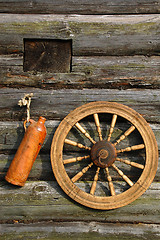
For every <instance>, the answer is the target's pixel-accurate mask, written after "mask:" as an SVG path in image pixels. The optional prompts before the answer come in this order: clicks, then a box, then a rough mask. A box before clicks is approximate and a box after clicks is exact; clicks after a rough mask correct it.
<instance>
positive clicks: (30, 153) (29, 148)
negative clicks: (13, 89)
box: [5, 117, 46, 186]
mask: <svg viewBox="0 0 160 240" xmlns="http://www.w3.org/2000/svg"><path fill="white" fill-rule="evenodd" d="M45 121H46V119H45V118H44V117H40V118H39V120H38V122H35V121H34V120H32V119H30V120H29V122H30V125H29V127H28V128H27V130H26V132H25V135H24V137H23V139H22V142H21V144H20V146H19V148H18V150H17V152H16V154H15V156H14V159H13V160H12V162H11V164H10V167H9V169H8V172H7V174H6V176H5V179H6V181H8V182H9V183H12V184H14V185H18V186H24V184H25V182H26V180H27V178H28V175H29V173H30V171H31V168H32V166H33V163H34V161H35V159H36V157H37V155H38V153H39V151H40V148H41V146H42V144H43V142H44V139H45V137H46V127H45V125H44V123H45Z"/></svg>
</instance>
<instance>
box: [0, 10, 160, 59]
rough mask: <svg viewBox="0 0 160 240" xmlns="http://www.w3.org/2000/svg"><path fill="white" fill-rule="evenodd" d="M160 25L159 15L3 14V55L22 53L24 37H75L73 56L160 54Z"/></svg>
mask: <svg viewBox="0 0 160 240" xmlns="http://www.w3.org/2000/svg"><path fill="white" fill-rule="evenodd" d="M159 28H160V15H159V14H153V15H138V16H137V15H125V16H119V15H118V16H114V15H95V16H94V15H89V16H88V15H85V16H82V15H53V14H52V15H43V14H41V15H40V14H38V15H35V14H33V15H28V14H27V15H23V14H0V54H9V53H22V52H23V39H24V38H43V39H46V38H47V39H49V38H50V39H73V55H87V56H88V55H89V56H93V55H101V56H102V55H116V56H117V55H123V56H124V55H136V54H137V55H138V54H141V55H154V54H157V55H158V54H159V44H160V35H159Z"/></svg>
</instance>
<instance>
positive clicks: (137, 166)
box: [116, 158, 144, 169]
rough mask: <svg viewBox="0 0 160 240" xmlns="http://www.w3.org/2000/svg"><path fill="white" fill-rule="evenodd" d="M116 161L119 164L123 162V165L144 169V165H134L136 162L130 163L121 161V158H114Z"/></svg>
mask: <svg viewBox="0 0 160 240" xmlns="http://www.w3.org/2000/svg"><path fill="white" fill-rule="evenodd" d="M116 160H117V161H119V162H123V163H125V164H128V165H130V166H132V167H136V168H140V169H144V165H142V164H139V163H136V162H130V161H129V160H125V159H122V158H116Z"/></svg>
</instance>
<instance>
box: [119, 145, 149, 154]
mask: <svg viewBox="0 0 160 240" xmlns="http://www.w3.org/2000/svg"><path fill="white" fill-rule="evenodd" d="M144 147H145V146H144V144H139V145H135V146H131V147H127V148H124V149H120V150H117V153H122V152H130V151H134V150H140V149H143V148H144Z"/></svg>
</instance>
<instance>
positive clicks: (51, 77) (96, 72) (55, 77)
mask: <svg viewBox="0 0 160 240" xmlns="http://www.w3.org/2000/svg"><path fill="white" fill-rule="evenodd" d="M159 62H160V57H159V56H152V57H146V56H132V57H130V56H121V57H115V56H105V57H104V56H99V57H98V56H94V57H76V56H73V57H72V72H71V73H58V74H57V73H40V72H39V73H36V74H35V72H24V71H23V56H19V55H16V54H14V55H1V56H0V79H1V80H0V85H1V86H14V87H15V86H17V87H18V86H35V87H36V86H38V87H41V88H44V87H45V88H84V87H87V88H95V87H96V88H121V89H127V88H135V87H136V88H152V89H153V88H160V75H159Z"/></svg>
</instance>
